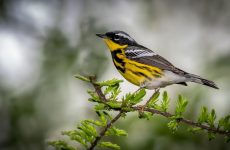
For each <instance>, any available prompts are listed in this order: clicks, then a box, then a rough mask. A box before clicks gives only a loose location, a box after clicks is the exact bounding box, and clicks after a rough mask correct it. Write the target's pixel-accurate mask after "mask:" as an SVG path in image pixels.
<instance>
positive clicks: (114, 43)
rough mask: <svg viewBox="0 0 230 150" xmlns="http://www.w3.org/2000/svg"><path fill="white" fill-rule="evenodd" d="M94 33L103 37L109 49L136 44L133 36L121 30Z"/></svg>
mask: <svg viewBox="0 0 230 150" xmlns="http://www.w3.org/2000/svg"><path fill="white" fill-rule="evenodd" d="M96 35H97V36H98V37H100V38H103V40H104V41H105V43H106V44H107V46H108V47H109V49H110V50H111V51H114V50H117V49H121V48H125V47H127V46H131V45H135V44H137V43H136V41H135V40H134V39H133V38H131V37H130V36H129V35H128V34H127V33H125V32H123V31H111V32H106V33H105V34H96Z"/></svg>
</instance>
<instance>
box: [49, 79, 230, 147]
mask: <svg viewBox="0 0 230 150" xmlns="http://www.w3.org/2000/svg"><path fill="white" fill-rule="evenodd" d="M75 77H76V78H78V79H81V80H83V81H86V82H90V83H91V84H92V85H93V86H94V90H88V94H89V96H90V98H89V101H90V102H94V103H95V106H94V110H95V112H96V114H97V116H98V119H97V120H93V119H87V120H83V121H81V122H80V124H79V125H77V127H76V129H73V130H70V131H63V132H62V135H65V136H68V137H69V139H70V140H71V141H75V142H77V143H79V144H80V148H81V149H82V148H83V147H84V148H85V149H87V150H88V149H93V148H94V147H95V146H97V147H101V148H107V149H115V150H118V149H120V146H119V145H117V144H114V143H112V142H108V141H106V142H105V141H103V139H101V138H103V136H127V135H128V133H127V132H126V131H125V130H122V129H119V128H117V127H115V126H114V125H113V124H114V122H115V121H116V120H117V119H119V117H125V116H126V114H127V112H138V114H139V118H141V119H147V120H149V119H150V118H152V116H153V114H159V115H162V116H165V117H167V118H169V119H170V121H169V123H168V128H169V129H171V130H172V132H173V133H174V132H176V131H177V130H178V127H179V125H180V123H181V122H184V123H186V124H188V125H191V126H192V127H191V128H189V129H188V130H189V131H191V132H193V133H196V132H198V131H202V130H205V131H208V134H207V136H208V139H209V140H213V139H214V138H215V136H216V133H217V132H218V131H219V130H221V132H225V133H227V132H228V133H227V134H225V135H226V137H225V139H226V141H227V142H228V141H230V137H229V130H230V123H229V120H230V115H228V116H226V117H223V118H221V119H220V120H219V121H218V127H216V124H217V122H216V113H215V110H214V109H212V110H211V112H209V111H208V109H207V108H206V107H202V109H201V112H200V115H199V117H198V121H197V122H193V121H190V120H185V119H184V116H183V113H184V112H185V111H186V106H187V105H188V101H187V100H186V99H185V98H184V97H183V96H181V95H179V96H178V100H177V103H176V108H175V112H174V114H171V113H169V112H167V111H168V108H169V102H170V98H169V96H168V93H167V92H166V91H164V92H163V94H162V100H159V99H160V98H159V97H160V92H158V91H157V92H155V93H154V94H153V95H152V96H151V97H150V99H149V100H148V101H147V102H146V103H145V104H144V105H140V104H139V103H140V102H141V101H142V100H143V98H144V97H145V95H146V91H145V89H141V90H138V91H137V92H134V93H127V94H125V96H123V98H122V99H121V100H119V98H118V95H119V94H120V93H121V90H120V85H119V84H120V83H121V82H122V80H117V79H112V80H108V81H103V82H94V81H93V80H92V78H86V77H82V76H79V75H76V76H75ZM98 88H99V89H98ZM114 110H115V111H119V112H120V113H119V114H120V116H119V117H118V116H116V117H118V118H116V117H115V118H113V117H112V115H110V113H109V112H110V111H114ZM114 119H115V120H114ZM49 144H50V145H52V146H54V147H55V148H56V149H61V150H74V149H75V148H73V147H72V146H70V145H69V144H68V143H66V142H65V141H63V140H58V141H53V142H49Z"/></svg>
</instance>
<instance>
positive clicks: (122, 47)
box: [96, 31, 219, 90]
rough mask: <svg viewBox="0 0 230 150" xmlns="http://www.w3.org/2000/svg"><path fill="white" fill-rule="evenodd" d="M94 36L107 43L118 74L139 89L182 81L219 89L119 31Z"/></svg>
mask: <svg viewBox="0 0 230 150" xmlns="http://www.w3.org/2000/svg"><path fill="white" fill-rule="evenodd" d="M96 35H97V36H98V37H100V38H102V39H103V40H104V42H105V43H106V44H107V46H108V48H109V49H110V52H111V55H112V59H113V63H114V65H115V67H116V68H117V70H118V71H119V72H120V73H121V75H122V76H123V77H124V78H125V79H126V80H128V81H129V82H131V83H133V84H135V85H137V86H139V87H140V88H146V89H155V90H157V89H159V88H163V87H166V86H168V85H172V84H181V85H184V86H187V83H186V82H195V83H199V84H203V85H206V86H209V87H212V88H215V89H219V88H218V87H217V85H216V84H215V83H214V82H213V81H210V80H207V79H204V78H202V77H200V76H197V75H194V74H190V73H188V72H185V71H183V70H181V69H179V68H177V67H175V66H174V65H173V64H172V63H170V62H169V61H168V60H166V59H165V58H163V57H161V56H160V55H158V54H156V53H155V52H154V51H152V50H150V49H148V48H146V47H144V46H142V45H140V44H138V43H137V42H136V41H135V40H134V39H133V38H132V37H130V36H129V35H128V34H127V33H125V32H123V31H111V32H107V33H105V34H96Z"/></svg>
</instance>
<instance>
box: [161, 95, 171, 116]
mask: <svg viewBox="0 0 230 150" xmlns="http://www.w3.org/2000/svg"><path fill="white" fill-rule="evenodd" d="M168 107H169V97H168V93H167V92H166V91H164V93H163V99H162V101H161V104H160V110H161V111H164V112H166V111H167V109H168Z"/></svg>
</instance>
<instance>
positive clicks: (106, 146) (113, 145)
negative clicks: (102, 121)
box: [98, 142, 121, 150]
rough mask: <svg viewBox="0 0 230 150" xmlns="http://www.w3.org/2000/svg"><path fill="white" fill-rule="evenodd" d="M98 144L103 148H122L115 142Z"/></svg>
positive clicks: (116, 149) (117, 149)
mask: <svg viewBox="0 0 230 150" xmlns="http://www.w3.org/2000/svg"><path fill="white" fill-rule="evenodd" d="M98 146H100V147H103V148H109V149H114V150H119V149H121V148H120V146H119V145H117V144H113V143H111V142H100V143H99V145H98Z"/></svg>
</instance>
